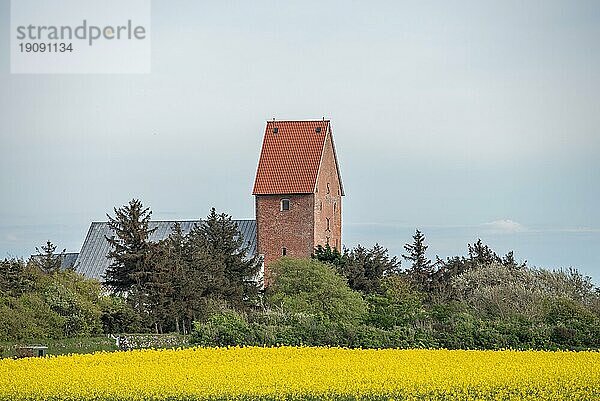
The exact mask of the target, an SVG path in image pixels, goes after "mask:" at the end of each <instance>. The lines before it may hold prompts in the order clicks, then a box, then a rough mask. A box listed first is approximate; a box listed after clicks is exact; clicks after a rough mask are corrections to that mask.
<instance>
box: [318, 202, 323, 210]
mask: <svg viewBox="0 0 600 401" xmlns="http://www.w3.org/2000/svg"><path fill="white" fill-rule="evenodd" d="M319 211H320V212H322V211H323V201H322V200H320V201H319Z"/></svg>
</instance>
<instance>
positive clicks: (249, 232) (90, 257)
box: [75, 220, 256, 280]
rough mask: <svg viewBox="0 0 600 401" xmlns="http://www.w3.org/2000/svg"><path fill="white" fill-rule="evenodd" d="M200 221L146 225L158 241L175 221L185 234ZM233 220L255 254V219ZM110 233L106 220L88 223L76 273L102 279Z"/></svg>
mask: <svg viewBox="0 0 600 401" xmlns="http://www.w3.org/2000/svg"><path fill="white" fill-rule="evenodd" d="M201 222H202V221H201V220H186V221H175V220H173V221H151V222H150V223H149V224H148V226H149V228H150V229H153V228H156V231H154V232H153V233H152V234H151V235H150V241H153V242H158V241H160V240H162V239H165V238H167V237H168V236H169V234H170V233H171V231H172V228H173V225H174V224H175V223H179V224H180V225H181V230H182V231H183V233H184V234H187V233H189V232H190V230H191V229H192V227H194V225H196V224H200V223H201ZM234 222H235V223H236V224H237V225H238V229H239V231H240V233H241V234H242V236H243V238H244V242H245V243H246V244H247V245H248V248H249V253H250V254H252V255H254V254H256V220H234ZM112 235H114V233H113V232H112V230H110V229H109V228H108V223H107V222H93V223H92V224H91V225H90V229H89V231H88V233H87V236H86V237H85V241H84V242H83V246H82V247H81V252H79V257H78V258H77V262H75V270H76V271H77V272H78V273H81V274H83V275H84V276H86V277H89V278H95V279H98V280H102V279H103V276H104V272H105V271H106V269H107V268H108V266H109V265H110V260H109V259H108V258H107V257H106V255H108V252H109V251H110V245H109V243H108V241H107V240H106V238H105V236H107V237H111V236H112Z"/></svg>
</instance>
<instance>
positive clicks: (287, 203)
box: [281, 199, 290, 211]
mask: <svg viewBox="0 0 600 401" xmlns="http://www.w3.org/2000/svg"><path fill="white" fill-rule="evenodd" d="M284 210H290V200H289V199H282V200H281V211H284Z"/></svg>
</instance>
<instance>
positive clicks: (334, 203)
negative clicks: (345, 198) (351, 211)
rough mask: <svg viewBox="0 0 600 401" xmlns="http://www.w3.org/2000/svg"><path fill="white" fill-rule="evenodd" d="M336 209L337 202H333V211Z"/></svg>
mask: <svg viewBox="0 0 600 401" xmlns="http://www.w3.org/2000/svg"><path fill="white" fill-rule="evenodd" d="M336 209H337V203H336V202H333V213H335V210H336Z"/></svg>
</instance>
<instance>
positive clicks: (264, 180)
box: [252, 120, 329, 195]
mask: <svg viewBox="0 0 600 401" xmlns="http://www.w3.org/2000/svg"><path fill="white" fill-rule="evenodd" d="M317 127H320V128H321V132H316V130H317ZM275 130H277V133H275V132H274V131H275ZM328 130H329V120H316V121H268V122H267V128H266V130H265V136H264V139H263V145H262V151H261V153H260V159H259V161H258V169H257V170H256V179H255V181H254V190H253V191H252V194H253V195H267V194H306V193H313V192H314V190H315V184H316V181H317V174H318V172H319V163H320V162H321V155H322V153H323V146H324V143H325V138H326V135H327V131H328Z"/></svg>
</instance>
